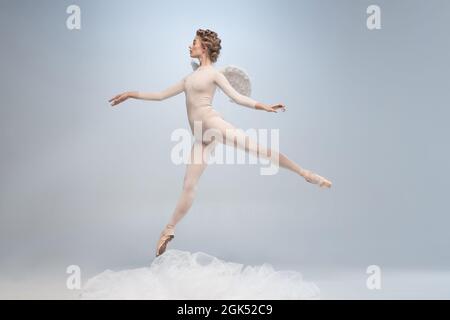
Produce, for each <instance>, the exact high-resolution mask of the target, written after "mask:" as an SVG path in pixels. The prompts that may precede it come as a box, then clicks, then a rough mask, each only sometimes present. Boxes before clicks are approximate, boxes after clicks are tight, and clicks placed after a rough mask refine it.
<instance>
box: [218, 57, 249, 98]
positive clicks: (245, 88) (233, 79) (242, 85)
mask: <svg viewBox="0 0 450 320" xmlns="http://www.w3.org/2000/svg"><path fill="white" fill-rule="evenodd" d="M219 71H220V72H222V73H223V74H224V76H225V77H226V78H227V80H228V82H229V83H230V84H231V86H232V87H233V88H234V90H236V91H237V92H239V93H240V94H242V95H244V96H247V97H250V95H251V93H252V83H251V81H250V77H249V75H248V74H247V72H245V70H243V69H242V68H240V67H237V66H233V65H228V66H226V67H224V68H222V69H220V70H219ZM219 90H220V89H219ZM229 100H230V101H231V102H234V101H233V100H232V99H229Z"/></svg>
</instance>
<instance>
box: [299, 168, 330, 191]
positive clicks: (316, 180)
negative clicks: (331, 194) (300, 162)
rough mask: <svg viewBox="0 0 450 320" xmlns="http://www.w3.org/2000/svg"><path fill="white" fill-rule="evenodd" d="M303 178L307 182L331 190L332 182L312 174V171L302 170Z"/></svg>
mask: <svg viewBox="0 0 450 320" xmlns="http://www.w3.org/2000/svg"><path fill="white" fill-rule="evenodd" d="M302 176H303V177H304V178H305V180H306V181H308V182H310V183H314V184H318V185H319V187H321V188H331V184H332V183H331V181H329V180H327V179H325V178H324V177H322V176H319V175H318V174H316V173H314V172H311V171H310V170H302Z"/></svg>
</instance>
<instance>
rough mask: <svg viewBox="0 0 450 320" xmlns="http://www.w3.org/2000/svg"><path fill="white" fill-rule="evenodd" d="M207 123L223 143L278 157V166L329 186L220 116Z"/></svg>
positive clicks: (263, 155)
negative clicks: (218, 134)
mask: <svg viewBox="0 0 450 320" xmlns="http://www.w3.org/2000/svg"><path fill="white" fill-rule="evenodd" d="M207 124H208V129H209V128H215V129H218V130H219V131H220V133H221V135H222V137H223V138H222V139H223V141H222V142H223V143H226V144H227V145H231V146H234V147H238V148H240V149H242V150H245V151H246V152H250V153H252V154H253V155H255V156H258V157H264V158H265V159H269V160H271V161H273V159H274V158H275V159H278V164H279V166H280V167H282V168H285V169H288V170H290V171H292V172H294V173H297V174H298V175H300V176H302V177H304V178H305V179H306V181H308V182H311V183H319V184H320V186H322V187H331V182H330V181H328V180H327V179H325V178H323V177H321V176H319V175H317V174H314V173H312V172H311V171H309V170H306V169H304V168H302V167H300V166H299V165H298V164H297V163H295V162H294V161H292V160H291V159H289V158H288V157H287V156H286V155H285V154H283V153H281V152H277V151H275V150H273V149H270V148H265V147H264V146H262V145H261V144H258V143H257V142H256V141H255V140H253V139H252V138H250V137H249V136H247V135H246V134H245V132H244V131H243V130H241V129H239V128H236V127H235V126H233V125H232V124H231V123H229V122H228V121H225V120H224V119H222V118H220V117H214V118H213V119H209V120H208V122H207Z"/></svg>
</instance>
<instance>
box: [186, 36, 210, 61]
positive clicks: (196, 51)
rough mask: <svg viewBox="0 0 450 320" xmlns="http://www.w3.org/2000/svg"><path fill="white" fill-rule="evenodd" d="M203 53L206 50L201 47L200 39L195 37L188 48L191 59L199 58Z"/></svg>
mask: <svg viewBox="0 0 450 320" xmlns="http://www.w3.org/2000/svg"><path fill="white" fill-rule="evenodd" d="M205 52H206V49H205V48H203V47H202V40H201V39H200V37H198V36H196V37H195V38H194V40H192V44H191V45H190V46H189V53H190V55H191V58H199V57H201V56H202V55H203V54H205Z"/></svg>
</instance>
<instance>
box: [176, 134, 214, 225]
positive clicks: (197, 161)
mask: <svg viewBox="0 0 450 320" xmlns="http://www.w3.org/2000/svg"><path fill="white" fill-rule="evenodd" d="M211 143H214V142H211ZM206 146H207V144H206V143H201V142H199V141H197V140H196V141H195V142H194V144H192V148H191V154H190V162H189V163H188V164H186V173H185V176H184V181H183V189H182V192H181V195H180V197H179V199H178V202H177V205H176V207H175V210H174V212H173V214H172V217H171V219H170V221H169V224H168V226H172V227H175V225H176V224H177V223H178V222H179V221H180V220H181V219H182V218H183V217H184V216H185V215H186V213H187V212H188V211H189V209H190V208H191V206H192V203H193V201H194V198H195V194H196V191H197V186H198V181H199V179H200V176H201V175H202V173H203V171H204V170H205V168H206V167H207V165H208V163H207V161H206V160H207V159H208V157H209V153H210V152H211V150H212V148H210V147H211V146H209V147H208V148H207V147H206ZM197 151H198V153H197V156H195V153H196V152H197Z"/></svg>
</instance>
